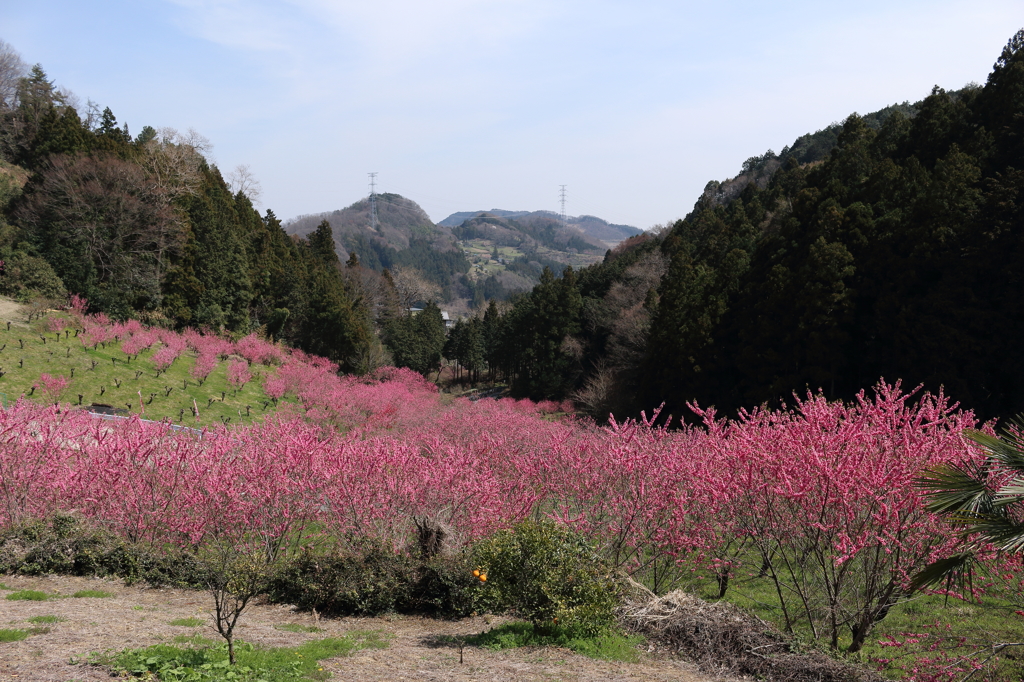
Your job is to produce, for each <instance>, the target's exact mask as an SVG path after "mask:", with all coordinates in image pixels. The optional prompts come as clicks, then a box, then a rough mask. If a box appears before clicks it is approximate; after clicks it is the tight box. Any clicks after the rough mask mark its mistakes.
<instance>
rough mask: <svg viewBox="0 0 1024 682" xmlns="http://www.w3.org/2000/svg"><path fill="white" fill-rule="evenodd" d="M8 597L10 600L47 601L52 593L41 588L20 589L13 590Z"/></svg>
mask: <svg viewBox="0 0 1024 682" xmlns="http://www.w3.org/2000/svg"><path fill="white" fill-rule="evenodd" d="M6 598H7V599H8V600H9V601H46V600H47V599H49V598H50V595H48V594H46V593H45V592H40V591H39V590H18V591H17V592H11V593H10V594H9V595H7V597H6Z"/></svg>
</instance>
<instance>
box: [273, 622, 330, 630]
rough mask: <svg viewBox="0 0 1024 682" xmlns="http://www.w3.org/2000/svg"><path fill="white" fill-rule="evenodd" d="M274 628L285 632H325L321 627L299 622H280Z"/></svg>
mask: <svg viewBox="0 0 1024 682" xmlns="http://www.w3.org/2000/svg"><path fill="white" fill-rule="evenodd" d="M274 629H275V630H281V631H283V632H323V629H321V628H318V627H313V626H312V625H300V624H299V623H278V624H277V625H275V626H274Z"/></svg>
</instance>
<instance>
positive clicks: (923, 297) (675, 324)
mask: <svg viewBox="0 0 1024 682" xmlns="http://www.w3.org/2000/svg"><path fill="white" fill-rule="evenodd" d="M1022 140H1024V31H1022V32H1018V33H1017V34H1016V35H1015V36H1014V37H1013V38H1012V39H1011V40H1010V41H1009V43H1008V44H1007V46H1006V48H1005V49H1004V50H1003V52H1002V54H1001V55H999V58H998V60H997V61H996V63H995V65H994V67H993V71H992V73H991V74H990V75H989V77H988V79H987V81H986V83H985V85H984V86H974V85H972V86H968V87H966V88H964V89H962V90H959V91H956V92H947V91H945V90H943V89H942V88H939V87H936V88H935V89H934V90H933V91H932V92H931V94H930V95H929V96H928V97H926V98H925V99H923V100H921V101H920V102H917V103H915V104H913V105H909V104H904V105H894V106H893V107H889V108H887V109H886V110H883V111H882V112H875V113H874V114H869V115H867V116H859V115H857V114H853V115H851V116H850V117H849V118H847V119H846V120H845V121H844V122H843V123H842V124H841V125H840V126H838V127H830V128H828V129H826V130H825V131H819V132H818V133H815V134H813V135H810V136H803V137H801V138H799V139H798V140H797V141H796V142H795V143H794V145H792V146H791V147H789V148H787V149H786V150H784V151H783V153H782V154H780V155H778V156H776V155H775V154H774V153H769V154H766V155H764V156H762V157H753V158H752V159H750V160H748V161H747V162H746V163H745V164H744V167H743V171H742V172H741V174H740V176H738V177H737V178H734V179H732V180H731V181H727V182H725V183H711V184H709V187H708V190H707V191H705V192H704V194H703V195H702V196H701V197H700V198H699V199H698V201H697V203H696V205H695V206H694V209H693V211H691V212H690V214H689V215H687V217H686V218H684V219H683V220H680V221H678V222H676V223H675V224H674V225H672V226H670V227H669V228H667V229H665V230H663V231H662V232H660V233H659V234H656V235H653V234H652V235H641V236H639V237H635V238H633V239H631V240H628V241H626V242H623V243H622V244H621V245H619V247H617V248H616V249H614V250H613V251H611V252H610V253H609V254H608V255H607V256H606V258H605V260H604V262H603V263H601V264H599V265H596V266H593V267H591V268H587V269H585V270H583V271H578V272H567V273H566V275H565V276H564V277H563V278H562V281H570V282H574V285H573V286H574V288H575V291H576V292H577V294H578V295H579V296H580V297H581V299H582V301H581V303H579V304H577V303H575V302H574V300H575V299H574V295H571V294H570V293H568V292H565V293H562V294H561V299H560V300H562V303H560V304H559V305H560V306H561V307H560V308H559V310H560V313H561V314H562V317H560V318H559V319H558V320H557V322H555V321H554V320H552V321H551V322H550V323H548V324H546V325H543V324H542V327H541V328H540V329H538V328H537V327H536V325H537V324H538V318H536V317H534V316H532V314H531V313H530V312H529V311H530V310H531V309H532V308H537V307H538V306H541V305H542V304H541V300H546V299H547V298H548V297H549V294H548V293H547V291H548V290H549V289H551V288H552V287H554V283H553V282H554V281H558V280H552V282H550V283H547V284H542V285H541V286H539V287H537V288H536V289H534V291H533V293H531V294H530V296H528V297H525V298H523V299H522V300H521V301H520V302H519V303H517V305H516V307H515V308H513V310H512V311H510V312H509V313H507V314H505V315H503V316H502V317H501V320H500V322H499V324H498V326H499V328H500V331H499V332H497V334H496V337H495V338H498V339H502V340H500V341H498V342H496V345H495V346H494V349H495V352H497V353H498V355H497V356H496V357H495V363H496V366H498V367H501V368H502V372H503V373H504V374H505V375H506V376H507V377H509V379H510V381H511V382H512V385H513V386H514V387H515V388H516V390H517V392H518V393H520V394H522V395H530V396H533V397H534V398H541V397H546V398H560V397H564V396H569V395H573V396H575V397H576V399H577V400H578V401H579V402H581V403H582V404H584V405H586V406H587V407H588V409H590V410H591V411H592V413H593V414H595V415H596V416H604V415H607V414H608V412H609V411H615V413H616V414H624V413H625V414H629V413H637V412H638V411H639V410H640V409H645V408H646V409H651V408H654V407H657V406H658V405H659V404H661V403H662V402H665V403H666V404H667V408H668V410H670V411H671V412H673V413H675V414H677V415H678V414H685V413H687V412H688V410H687V408H686V405H687V403H689V402H692V401H698V402H699V403H700V404H702V405H707V404H714V405H716V406H717V407H718V408H719V409H720V411H722V412H725V413H734V412H735V411H736V410H739V409H740V408H742V407H744V406H750V405H757V404H761V403H769V404H778V401H780V400H783V401H785V400H789V399H791V397H792V394H793V392H794V391H798V392H802V391H804V390H805V389H806V388H810V389H812V390H814V389H817V388H819V387H820V388H821V389H822V390H824V392H825V395H826V396H828V397H830V398H844V399H852V398H854V397H855V396H857V395H858V393H859V391H860V390H861V389H862V388H863V387H864V386H868V385H871V384H872V383H873V382H875V381H877V380H878V379H879V377H885V378H886V379H887V380H897V379H901V380H902V381H903V382H904V383H905V384H906V385H910V386H915V385H918V384H922V385H923V386H925V387H926V388H927V389H928V390H931V391H934V392H938V391H940V390H941V391H944V392H945V393H946V394H947V395H950V396H952V397H953V398H954V399H956V400H959V401H961V402H962V404H963V405H965V406H967V407H970V408H972V409H974V410H976V411H977V412H978V413H979V414H980V415H983V416H984V417H986V418H987V417H992V416H1000V415H1002V416H1006V415H1011V414H1013V413H1016V412H1020V411H1022V410H1024V364H1022V362H1021V354H1020V352H1019V349H1018V348H1017V345H1018V344H1017V339H1018V338H1020V337H1021V336H1022V335H1024V328H1022V324H1024V311H1022V310H1021V299H1020V296H1019V291H1020V281H1021V276H1020V272H1019V270H1020V268H1019V264H1020V262H1021V259H1022V256H1024V223H1022V214H1021V208H1020V205H1021V200H1022V199H1021V196H1022V191H1024V171H1022V170H1021V169H1022V168H1024V142H1022ZM549 319H550V318H549ZM545 329H546V330H549V331H550V332H551V336H550V337H545V334H544V331H543V330H545ZM555 337H558V338H555ZM542 338H543V339H544V340H541V339H542ZM530 339H533V340H532V341H531V340H530ZM497 349H500V350H497ZM544 358H546V359H544ZM552 358H556V360H552ZM541 367H543V368H544V370H543V371H545V372H552V371H557V372H558V375H557V376H547V377H545V380H544V381H543V382H542V383H537V382H534V381H532V380H529V381H522V380H521V377H523V376H529V375H530V372H532V371H534V370H533V369H531V368H536V370H538V371H539V370H540V368H541Z"/></svg>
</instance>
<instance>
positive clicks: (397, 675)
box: [0, 576, 718, 682]
mask: <svg viewBox="0 0 1024 682" xmlns="http://www.w3.org/2000/svg"><path fill="white" fill-rule="evenodd" d="M0 583H3V584H4V585H5V587H7V588H10V589H13V590H23V589H32V590H41V591H43V592H46V593H48V594H55V595H61V596H62V597H65V598H57V599H50V600H48V601H41V602H37V601H8V600H6V599H5V597H6V596H7V595H8V594H10V593H11V592H10V590H0V628H20V629H27V628H29V627H32V624H31V623H29V622H27V619H29V618H32V617H34V616H60V617H62V618H65V619H66V620H64V621H62V622H59V623H55V624H53V625H50V626H48V627H49V628H50V631H49V632H45V633H40V634H35V635H32V636H30V637H29V638H28V639H25V640H22V641H20V642H0V680H2V681H4V682H7V681H8V680H10V681H15V680H16V681H18V682H29V681H31V682H68V681H70V680H80V681H82V682H85V681H86V680H89V681H96V682H98V681H99V680H109V679H110V670H109V669H107V668H103V667H100V666H92V665H86V664H81V663H73V662H74V661H81V660H85V659H87V658H88V657H89V655H90V653H92V652H103V651H120V650H121V649H124V648H135V647H143V646H148V645H151V644H157V643H160V642H171V641H172V640H173V639H174V638H175V637H176V636H181V635H186V636H187V635H192V634H200V635H203V636H205V637H208V638H210V639H215V638H217V635H216V633H215V632H213V631H212V629H211V628H210V627H209V626H208V625H204V626H201V627H196V628H190V627H180V626H173V625H170V621H172V620H175V619H179V618H188V617H198V618H203V619H207V622H208V619H209V616H208V614H207V612H208V610H209V604H208V598H207V597H206V594H205V593H203V592H197V591H190V590H175V589H150V588H144V587H126V586H125V585H124V584H123V583H121V582H119V581H114V580H101V579H95V578H75V577H67V576H48V577H42V578H30V577H24V576H2V577H0ZM80 590H101V591H105V592H109V593H111V594H112V595H113V596H111V597H106V598H95V597H93V598H71V597H70V595H72V594H74V593H75V592H78V591H80ZM501 622H502V620H501V619H491V618H488V619H484V618H481V617H477V618H468V619H465V620H462V621H457V622H448V621H436V620H430V619H425V618H414V617H405V616H394V617H390V618H388V617H385V618H342V619H337V620H334V619H322V620H321V621H320V627H321V628H322V629H323V630H324V632H323V633H322V634H315V635H314V634H306V633H292V632H284V631H281V630H277V629H275V627H274V626H275V625H283V624H287V623H295V624H300V625H312V624H313V620H312V618H311V616H310V615H309V614H304V613H298V612H296V611H294V610H292V609H291V608H290V607H287V606H272V605H257V606H253V607H251V608H250V609H249V610H248V611H247V612H246V614H245V615H244V616H243V618H242V621H241V623H240V624H239V631H238V637H239V638H240V639H244V640H246V641H248V642H251V643H253V644H257V645H262V646H296V645H298V644H301V643H302V642H303V641H306V640H307V639H310V638H313V637H320V636H340V635H344V634H345V633H346V632H350V631H353V630H379V631H382V632H383V633H384V635H385V636H386V637H389V638H390V645H389V646H388V648H387V649H383V650H364V651H360V652H357V653H356V654H355V655H353V656H352V657H350V658H342V659H332V660H327V661H324V668H325V669H326V670H330V671H331V672H332V673H334V676H333V678H332V679H335V680H354V681H358V682H363V681H369V680H428V681H431V682H433V681H437V682H442V681H443V682H448V681H463V680H495V681H500V682H505V681H508V682H512V681H513V680H514V681H516V682H520V681H522V682H527V681H530V680H552V681H553V680H567V681H568V680H579V681H584V680H615V681H618V682H634V681H636V682H640V681H641V680H655V681H667V680H679V681H681V682H712V680H717V679H718V678H713V677H709V676H707V675H703V674H700V673H698V672H697V671H696V670H695V669H694V667H693V666H692V665H690V664H688V663H684V662H682V661H677V660H670V659H665V658H655V657H650V656H646V657H644V659H642V660H641V662H640V663H632V664H631V663H612V662H604V661H594V660H591V659H588V658H584V657H582V656H578V655H576V654H573V653H572V652H570V651H567V650H565V649H557V648H551V647H544V648H533V649H516V650H509V651H488V650H484V649H477V648H472V647H467V648H466V649H465V651H464V663H462V664H461V665H460V664H459V652H458V649H457V648H455V647H454V646H452V645H448V644H445V643H443V642H442V641H441V638H442V636H444V635H464V634H474V633H478V632H482V631H484V630H486V629H488V628H489V627H493V626H495V625H497V624H499V623H501Z"/></svg>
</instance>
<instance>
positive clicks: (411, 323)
mask: <svg viewBox="0 0 1024 682" xmlns="http://www.w3.org/2000/svg"><path fill="white" fill-rule="evenodd" d="M444 342H445V327H444V319H443V318H442V317H441V309H440V308H438V307H437V304H435V303H434V302H433V301H431V302H429V303H427V305H426V306H424V308H423V310H422V311H420V312H418V313H416V314H407V315H403V316H400V317H397V318H395V319H393V320H390V321H389V322H388V324H387V326H386V327H385V329H384V343H385V344H386V345H387V347H388V350H390V351H391V354H392V356H393V358H394V362H395V366H396V367H408V368H409V369H411V370H413V371H416V372H419V373H420V374H422V375H424V376H426V375H427V374H429V373H430V372H434V371H437V369H438V368H439V367H440V366H441V353H442V351H443V350H444Z"/></svg>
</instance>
